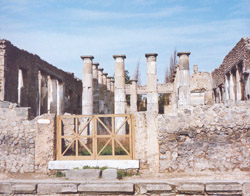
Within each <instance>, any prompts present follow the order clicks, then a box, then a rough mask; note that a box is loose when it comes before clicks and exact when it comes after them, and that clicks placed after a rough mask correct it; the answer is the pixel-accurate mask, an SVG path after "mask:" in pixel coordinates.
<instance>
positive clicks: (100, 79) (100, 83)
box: [98, 68, 104, 114]
mask: <svg viewBox="0 0 250 196" xmlns="http://www.w3.org/2000/svg"><path fill="white" fill-rule="evenodd" d="M98 89H99V114H103V113H104V96H103V69H102V68H101V69H98Z"/></svg>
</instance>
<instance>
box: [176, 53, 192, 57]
mask: <svg viewBox="0 0 250 196" xmlns="http://www.w3.org/2000/svg"><path fill="white" fill-rule="evenodd" d="M190 54H191V52H178V53H177V56H179V57H180V56H182V55H187V56H189V55H190Z"/></svg>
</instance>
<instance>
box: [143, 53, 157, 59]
mask: <svg viewBox="0 0 250 196" xmlns="http://www.w3.org/2000/svg"><path fill="white" fill-rule="evenodd" d="M151 56H154V57H157V56H158V54H157V53H146V54H145V57H146V58H148V57H151Z"/></svg>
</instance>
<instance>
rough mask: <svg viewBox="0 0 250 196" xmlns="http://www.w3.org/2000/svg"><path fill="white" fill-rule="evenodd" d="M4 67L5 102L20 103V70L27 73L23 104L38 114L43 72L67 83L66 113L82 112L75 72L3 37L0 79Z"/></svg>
mask: <svg viewBox="0 0 250 196" xmlns="http://www.w3.org/2000/svg"><path fill="white" fill-rule="evenodd" d="M3 66H4V80H5V83H4V100H5V101H10V102H13V103H17V102H18V90H17V89H18V70H19V69H21V70H22V71H23V76H24V89H23V91H22V92H23V97H22V102H21V106H23V107H31V114H32V115H33V116H36V115H37V110H38V109H37V108H38V102H39V97H38V93H39V92H38V71H41V72H42V73H43V74H45V75H46V76H51V77H52V78H54V79H56V80H58V81H60V82H62V83H64V85H65V86H64V88H65V93H64V94H65V98H64V99H66V101H65V103H64V105H65V107H64V112H69V113H77V114H79V113H81V96H82V82H81V81H80V80H79V79H76V78H75V77H74V75H73V74H71V73H67V72H64V71H62V70H60V69H58V68H56V67H54V66H53V65H51V64H49V63H47V62H46V61H44V60H42V59H41V58H40V57H39V56H37V55H34V54H31V53H29V52H27V51H24V50H20V49H18V48H17V47H15V46H13V45H12V44H11V43H10V42H9V41H7V40H0V82H1V67H3ZM67 106H70V107H67Z"/></svg>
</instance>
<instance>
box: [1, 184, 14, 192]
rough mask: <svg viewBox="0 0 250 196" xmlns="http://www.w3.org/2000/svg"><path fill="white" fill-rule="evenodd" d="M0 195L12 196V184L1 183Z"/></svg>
mask: <svg viewBox="0 0 250 196" xmlns="http://www.w3.org/2000/svg"><path fill="white" fill-rule="evenodd" d="M0 193H1V194H11V184H10V183H0Z"/></svg>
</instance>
